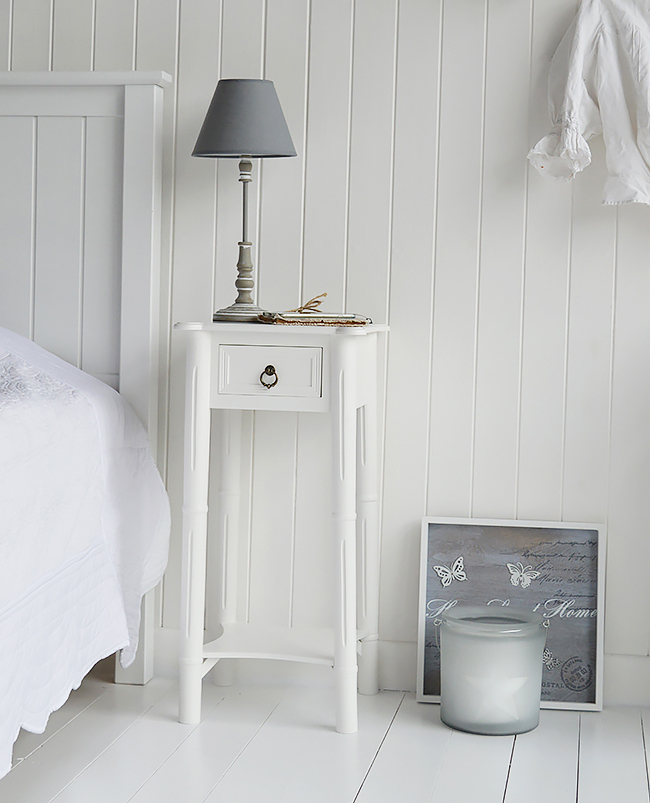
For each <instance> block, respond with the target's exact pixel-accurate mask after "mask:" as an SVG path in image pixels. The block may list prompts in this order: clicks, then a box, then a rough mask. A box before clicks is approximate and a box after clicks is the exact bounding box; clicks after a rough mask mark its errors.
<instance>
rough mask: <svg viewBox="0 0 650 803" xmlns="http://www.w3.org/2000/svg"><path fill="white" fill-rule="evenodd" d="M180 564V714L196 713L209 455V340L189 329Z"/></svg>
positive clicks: (185, 717) (196, 716) (193, 719)
mask: <svg viewBox="0 0 650 803" xmlns="http://www.w3.org/2000/svg"><path fill="white" fill-rule="evenodd" d="M187 337H188V341H189V342H188V349H187V385H186V387H187V392H186V397H185V454H184V479H183V543H182V564H181V639H180V678H179V698H180V699H179V720H180V721H181V722H185V723H188V724H196V723H198V722H199V721H200V719H201V682H202V678H203V628H204V605H205V561H206V539H207V521H208V472H209V460H210V385H209V376H210V371H209V364H210V363H209V361H210V340H209V336H208V334H207V333H205V332H191V333H188V335H187Z"/></svg>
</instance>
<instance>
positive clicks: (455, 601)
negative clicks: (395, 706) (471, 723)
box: [417, 518, 605, 711]
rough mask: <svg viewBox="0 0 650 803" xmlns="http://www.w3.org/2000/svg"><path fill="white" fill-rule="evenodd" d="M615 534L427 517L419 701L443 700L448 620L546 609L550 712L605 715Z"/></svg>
mask: <svg viewBox="0 0 650 803" xmlns="http://www.w3.org/2000/svg"><path fill="white" fill-rule="evenodd" d="M604 556H605V528H604V526H603V525H601V524H573V523H567V522H538V521H512V520H506V521H500V520H494V519H452V518H426V519H424V520H423V522H422V544H421V559H420V567H421V568H420V603H419V631H418V674H417V699H418V700H419V701H421V702H439V701H440V616H441V615H442V614H443V613H444V611H446V610H448V609H449V608H451V607H453V606H454V605H459V604H468V605H470V604H471V605H485V604H487V605H495V606H510V605H511V606H513V607H518V608H526V609H528V610H534V611H538V612H539V613H540V614H541V615H542V617H543V618H544V621H545V623H546V625H547V638H546V648H545V650H544V658H543V663H544V666H543V672H542V696H541V705H542V708H566V709H572V710H582V711H585V710H598V711H599V710H601V709H602V705H603V702H602V700H603V693H602V689H603V628H604V575H605V557H604Z"/></svg>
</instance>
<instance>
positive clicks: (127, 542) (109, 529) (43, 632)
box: [0, 328, 169, 777]
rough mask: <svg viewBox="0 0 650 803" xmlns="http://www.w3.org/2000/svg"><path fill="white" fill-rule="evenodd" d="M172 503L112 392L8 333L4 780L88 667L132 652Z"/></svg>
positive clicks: (0, 629) (1, 583)
mask: <svg viewBox="0 0 650 803" xmlns="http://www.w3.org/2000/svg"><path fill="white" fill-rule="evenodd" d="M168 542H169V503H168V499H167V495H166V493H165V490H164V487H163V484H162V481H161V479H160V476H159V474H158V471H157V469H156V466H155V464H154V461H153V457H152V455H151V451H150V449H149V443H148V440H147V435H146V432H145V430H144V428H143V426H142V425H141V424H140V422H139V420H138V419H137V417H136V415H135V413H134V412H133V411H132V409H131V408H130V407H129V406H128V405H127V404H126V402H125V401H124V400H123V399H122V397H121V396H120V395H119V394H118V393H116V392H115V391H114V390H113V389H112V388H110V387H108V385H105V384H104V383H103V382H100V381H99V380H97V379H94V378H93V377H91V376H89V375H88V374H85V373H83V372H82V371H79V370H78V369H76V368H74V367H73V366H71V365H69V364H68V363H66V362H64V361H63V360H60V359H59V358H57V357H55V356H53V355H52V354H50V353H48V352H47V351H44V350H43V349H41V348H39V347H38V346H36V345H35V344H34V343H32V342H31V341H29V340H26V339H25V338H22V337H19V336H18V335H15V334H14V333H12V332H9V331H8V330H6V329H2V328H0V777H2V776H3V775H4V774H6V773H7V772H8V771H9V769H10V767H11V751H12V746H13V743H14V741H15V739H16V737H17V735H18V732H19V730H20V728H21V727H23V728H25V729H27V730H30V731H33V732H35V733H42V732H43V730H44V729H45V726H46V724H47V720H48V717H49V715H50V713H51V712H52V711H55V710H56V709H57V708H59V707H60V706H61V705H63V703H64V702H65V701H66V699H67V698H68V695H69V694H70V691H71V690H72V689H75V688H77V687H78V686H79V684H80V683H81V681H82V679H83V677H84V676H85V675H86V674H87V672H88V671H89V670H90V669H91V667H92V666H93V665H94V664H95V663H96V662H97V661H99V660H100V659H101V658H104V657H106V656H107V655H110V654H111V653H113V652H115V651H117V650H119V649H121V650H122V654H121V662H122V665H123V666H128V665H129V664H130V663H131V662H132V661H133V658H134V657H135V652H136V649H137V641H138V629H139V624H140V602H141V598H142V595H143V594H144V593H146V592H147V591H149V590H150V589H151V588H153V587H154V586H155V585H156V584H157V583H158V581H159V580H160V579H161V577H162V574H163V572H164V570H165V567H166V564H167V551H168Z"/></svg>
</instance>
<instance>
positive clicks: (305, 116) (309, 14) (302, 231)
mask: <svg viewBox="0 0 650 803" xmlns="http://www.w3.org/2000/svg"><path fill="white" fill-rule="evenodd" d="M312 3H313V0H308V4H307V30H306V38H307V42H306V47H305V86H304V96H303V97H304V112H303V121H302V141H303V154H302V188H301V189H302V192H301V199H300V275H299V278H298V298H299V299H300V303H301V304H303V303H304V302H305V301H306V300H307V299H305V297H304V286H305V209H306V206H307V158H308V152H309V147H308V144H307V131H308V129H309V80H310V72H311V69H310V68H311V24H312Z"/></svg>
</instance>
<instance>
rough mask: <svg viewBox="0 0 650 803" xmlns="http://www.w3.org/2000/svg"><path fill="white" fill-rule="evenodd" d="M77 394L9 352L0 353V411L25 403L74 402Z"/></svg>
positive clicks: (67, 386)
mask: <svg viewBox="0 0 650 803" xmlns="http://www.w3.org/2000/svg"><path fill="white" fill-rule="evenodd" d="M79 398H80V396H79V393H78V392H77V391H76V390H75V389H74V388H72V387H70V386H69V385H66V384H65V383H64V382H61V381H60V380H59V379H56V378H55V377H53V376H51V375H50V374H47V373H45V371H42V370H41V369H40V368H36V367H35V366H33V365H30V364H29V363H28V362H26V361H25V360H22V359H21V358H20V357H17V356H16V355H15V354H12V353H11V352H9V351H4V352H2V351H0V409H2V408H3V407H6V406H7V405H9V404H16V403H18V402H24V401H26V400H28V399H42V400H47V401H52V400H54V399H56V400H58V401H62V402H64V403H66V404H67V403H70V402H74V401H77V400H78V399H79Z"/></svg>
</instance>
